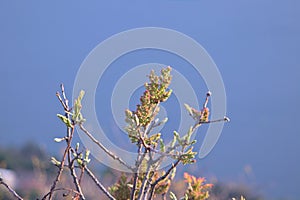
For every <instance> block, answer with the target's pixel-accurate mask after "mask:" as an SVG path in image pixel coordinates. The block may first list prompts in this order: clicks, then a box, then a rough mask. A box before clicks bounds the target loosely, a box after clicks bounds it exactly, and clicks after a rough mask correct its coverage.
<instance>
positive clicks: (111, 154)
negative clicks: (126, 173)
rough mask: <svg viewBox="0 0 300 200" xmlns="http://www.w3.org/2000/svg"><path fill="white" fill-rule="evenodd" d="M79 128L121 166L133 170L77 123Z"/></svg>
mask: <svg viewBox="0 0 300 200" xmlns="http://www.w3.org/2000/svg"><path fill="white" fill-rule="evenodd" d="M79 128H80V129H81V130H82V131H83V132H84V133H85V134H86V135H87V136H88V137H89V138H90V139H91V140H92V141H93V142H94V143H95V144H97V145H98V146H99V147H100V148H101V149H102V150H103V151H104V152H105V153H106V154H107V155H109V156H110V157H111V158H113V159H114V160H117V161H118V162H119V163H120V164H122V165H123V166H125V167H127V168H128V169H130V170H131V171H133V172H134V168H133V167H131V166H130V165H128V164H127V163H125V161H123V160H122V159H121V158H120V157H118V156H116V155H115V154H114V153H113V152H111V151H109V150H108V149H107V148H106V147H104V146H103V144H101V143H100V142H99V141H98V140H97V139H96V138H94V136H93V135H92V134H91V133H90V132H89V131H88V130H86V129H85V128H84V126H83V125H82V124H79Z"/></svg>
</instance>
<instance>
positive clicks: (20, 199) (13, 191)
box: [0, 178, 23, 200]
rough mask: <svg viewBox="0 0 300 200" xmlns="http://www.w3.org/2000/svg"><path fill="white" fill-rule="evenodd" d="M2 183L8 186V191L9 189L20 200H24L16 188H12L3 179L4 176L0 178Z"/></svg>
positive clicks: (0, 183)
mask: <svg viewBox="0 0 300 200" xmlns="http://www.w3.org/2000/svg"><path fill="white" fill-rule="evenodd" d="M0 185H4V186H5V187H6V188H7V190H8V191H9V192H10V193H11V194H12V195H13V196H14V197H15V198H16V199H18V200H23V198H22V197H20V196H19V195H18V193H17V192H16V191H15V190H14V189H12V188H11V187H10V186H9V185H8V184H7V183H5V182H4V181H3V179H2V178H0Z"/></svg>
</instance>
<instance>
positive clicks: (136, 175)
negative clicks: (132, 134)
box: [130, 142, 142, 200]
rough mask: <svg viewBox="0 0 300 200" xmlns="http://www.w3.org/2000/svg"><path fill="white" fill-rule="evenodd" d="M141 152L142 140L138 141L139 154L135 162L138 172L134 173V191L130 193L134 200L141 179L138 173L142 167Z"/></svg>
mask: <svg viewBox="0 0 300 200" xmlns="http://www.w3.org/2000/svg"><path fill="white" fill-rule="evenodd" d="M141 154H142V144H141V142H139V143H138V156H137V159H136V163H135V168H136V172H135V173H134V177H133V185H132V191H131V195H130V199H131V200H134V197H135V193H136V184H137V181H138V179H139V177H138V173H139V169H140V159H141Z"/></svg>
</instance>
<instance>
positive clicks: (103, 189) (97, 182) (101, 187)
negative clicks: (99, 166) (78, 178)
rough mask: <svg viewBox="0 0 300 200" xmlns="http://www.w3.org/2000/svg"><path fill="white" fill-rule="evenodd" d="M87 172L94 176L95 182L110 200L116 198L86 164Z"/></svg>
mask: <svg viewBox="0 0 300 200" xmlns="http://www.w3.org/2000/svg"><path fill="white" fill-rule="evenodd" d="M85 171H86V173H87V174H88V175H89V176H90V177H91V178H92V180H93V181H94V182H95V184H96V185H97V186H98V188H99V189H100V190H101V191H102V192H103V193H104V194H105V195H106V196H107V197H108V198H109V199H110V200H116V199H115V198H114V197H113V196H112V195H111V194H110V193H109V192H108V191H107V190H106V189H105V187H104V186H103V185H102V184H101V183H100V182H99V181H98V179H97V178H96V176H95V175H94V174H93V172H92V171H91V170H90V169H89V168H87V167H86V166H85Z"/></svg>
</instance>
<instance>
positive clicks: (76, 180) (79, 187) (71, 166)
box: [68, 151, 85, 200]
mask: <svg viewBox="0 0 300 200" xmlns="http://www.w3.org/2000/svg"><path fill="white" fill-rule="evenodd" d="M68 155H70V151H69V152H68ZM75 159H76V158H74V159H73V160H72V161H71V162H69V169H70V172H71V176H72V177H73V182H74V185H75V187H76V190H77V192H78V193H79V196H80V197H81V199H83V200H84V199H85V197H84V194H83V193H82V189H81V186H80V183H79V181H78V178H77V175H76V172H75V169H74V161H75Z"/></svg>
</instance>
